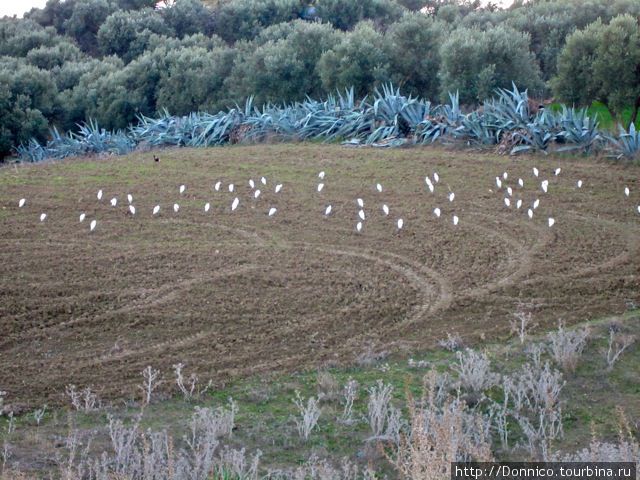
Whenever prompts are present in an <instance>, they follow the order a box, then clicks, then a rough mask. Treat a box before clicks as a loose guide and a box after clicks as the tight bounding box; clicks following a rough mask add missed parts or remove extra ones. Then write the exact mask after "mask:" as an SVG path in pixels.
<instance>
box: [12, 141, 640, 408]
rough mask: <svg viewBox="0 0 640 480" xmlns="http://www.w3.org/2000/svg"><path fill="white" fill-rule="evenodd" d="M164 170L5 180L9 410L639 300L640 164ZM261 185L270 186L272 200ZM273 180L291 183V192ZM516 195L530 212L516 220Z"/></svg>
mask: <svg viewBox="0 0 640 480" xmlns="http://www.w3.org/2000/svg"><path fill="white" fill-rule="evenodd" d="M158 155H159V156H160V158H161V161H160V162H159V163H157V164H156V163H155V162H154V161H153V155H152V153H144V154H142V153H141V154H134V155H130V156H127V157H114V158H108V159H75V160H67V161H63V162H59V163H51V164H46V165H35V166H19V167H5V168H2V169H0V245H1V248H0V332H1V333H0V365H3V368H1V369H0V389H1V390H5V391H7V392H8V398H9V399H10V402H11V403H13V404H14V405H15V406H21V405H23V406H25V407H26V406H35V405H39V404H41V403H42V402H45V401H46V402H48V403H49V404H58V403H62V402H64V401H65V398H64V390H65V386H66V385H68V384H75V385H77V386H79V387H85V386H93V387H94V388H95V389H96V390H98V393H99V396H100V397H101V398H103V399H105V400H108V399H112V400H115V399H123V398H128V397H130V396H131V395H132V392H135V387H134V385H135V384H138V383H139V382H140V378H141V376H140V372H141V371H142V369H143V368H144V367H146V366H147V365H153V366H154V367H156V368H160V369H162V370H163V371H165V372H169V371H171V365H173V364H175V363H177V362H183V363H185V364H186V365H187V368H188V370H189V371H190V372H191V371H195V372H197V373H198V374H199V376H200V377H201V378H206V379H209V378H211V379H213V381H214V383H215V384H216V385H221V384H224V383H226V382H228V381H229V380H231V379H237V378H240V377H243V376H247V375H251V374H255V373H260V372H271V371H296V370H300V369H304V368H307V367H315V366H318V365H322V364H327V363H333V364H335V363H340V364H344V363H348V362H352V361H353V360H354V359H355V358H356V357H357V356H358V355H359V354H361V353H362V352H363V351H365V350H366V349H367V348H370V346H371V345H374V346H375V348H377V349H387V350H394V349H396V350H397V349H401V348H402V349H406V348H408V349H420V348H428V347H430V346H432V345H433V344H435V342H436V341H437V340H439V339H441V338H443V337H445V336H446V332H457V333H459V334H461V335H463V336H464V337H465V339H473V338H477V337H482V338H502V337H506V336H507V335H508V331H509V319H510V318H511V316H512V315H513V313H514V312H516V311H517V310H518V309H519V308H523V307H522V306H521V305H522V304H526V305H528V306H527V307H526V308H528V309H530V310H531V311H532V312H533V315H534V317H535V320H536V322H538V324H540V325H541V326H543V327H544V326H547V327H551V326H553V325H555V324H556V323H557V322H558V320H559V319H563V320H564V321H565V322H567V323H568V324H571V323H575V322H578V321H585V320H588V319H590V318H596V317H599V316H602V315H609V314H616V313H621V312H623V311H625V309H626V308H627V306H628V305H629V304H630V303H635V304H638V303H640V235H639V233H640V214H638V211H637V205H638V204H640V182H639V181H638V173H639V172H640V170H639V169H638V168H637V167H624V166H620V165H615V164H611V163H607V162H603V161H596V160H592V159H575V158H570V159H567V158H539V157H520V158H517V159H511V158H505V157H498V156H493V155H489V154H484V153H473V152H472V153H470V152H458V151H447V150H444V149H436V148H429V149H419V148H416V149H402V150H371V149H348V148H343V147H339V146H325V145H322V146H319V145H318V146H316V145H269V146H249V147H225V148H216V149H206V150H202V149H199V150H189V149H179V150H169V151H161V152H159V153H158ZM533 166H536V167H537V168H539V169H540V172H541V173H540V178H537V179H536V178H535V177H534V176H533V174H532V170H531V169H532V167H533ZM559 166H560V167H562V172H561V174H560V175H559V176H555V175H554V173H553V171H554V170H555V168H557V167H559ZM321 170H324V171H325V172H326V178H325V180H324V183H325V187H324V190H323V191H322V192H321V193H318V192H317V189H316V186H317V184H318V182H319V180H318V172H319V171H321ZM504 171H507V172H508V173H509V178H508V180H506V181H504V185H503V190H501V191H497V189H496V184H495V177H496V176H498V175H500V176H501V175H502V173H503V172H504ZM433 172H438V174H439V175H440V182H439V183H438V184H436V188H435V193H434V194H431V193H429V191H428V189H427V188H426V184H425V182H424V177H425V176H426V175H431V174H433ZM263 175H264V176H265V177H266V178H267V185H266V186H264V185H262V184H261V183H260V182H259V179H260V177H261V176H263ZM249 178H252V179H254V181H256V183H257V188H260V189H261V190H262V195H261V196H260V197H259V199H257V200H255V199H254V198H253V195H252V192H251V189H250V187H249V185H248V180H249ZM518 178H522V179H523V180H524V188H520V187H519V186H518V184H517V181H518ZM542 179H548V180H549V192H548V193H546V194H545V193H543V192H542V190H541V189H540V181H541V180H542ZM578 179H581V180H583V182H584V185H583V187H582V188H581V189H578V188H577V187H576V182H577V180H578ZM218 180H221V181H222V182H223V187H222V189H221V191H220V192H216V191H214V189H213V185H214V183H215V182H216V181H218ZM230 182H233V183H234V184H235V185H236V191H235V192H234V193H230V192H229V191H228V189H227V185H228V184H229V183H230ZM377 182H380V183H381V184H382V186H383V191H382V193H379V192H377V191H376V189H375V184H376V183H377ZM276 183H282V184H283V185H284V186H283V189H282V191H281V192H280V193H278V194H276V193H274V187H275V184H276ZM181 184H185V185H186V186H187V189H186V192H185V193H184V194H182V195H180V194H179V191H178V187H179V185H181ZM507 185H508V186H511V187H512V188H513V189H514V200H513V203H515V200H516V199H518V198H522V200H523V207H522V208H521V209H520V210H518V209H516V208H515V207H514V206H512V207H511V208H507V207H506V206H505V205H504V203H503V199H504V197H505V189H506V186H507ZM625 186H628V187H629V188H630V190H631V195H630V197H629V198H627V197H625V195H624V193H623V189H624V187H625ZM100 188H101V189H103V190H104V197H103V199H102V201H98V200H97V198H96V192H97V191H98V189H100ZM450 191H453V192H455V200H454V201H453V202H449V200H448V199H447V195H448V194H449V192H450ZM127 193H131V194H132V195H133V197H134V201H133V204H134V205H135V207H136V209H137V212H136V215H135V216H131V215H130V214H128V213H127V199H126V195H127ZM114 196H115V197H117V198H118V205H117V206H116V207H112V206H111V205H110V204H109V200H110V199H111V198H112V197H114ZM236 196H238V197H239V198H240V206H239V207H238V209H237V210H236V211H235V212H231V208H230V205H231V202H232V200H233V198H235V197H236ZM23 197H24V198H26V201H27V202H26V205H25V206H24V207H23V208H18V200H19V199H20V198H23ZM358 197H361V198H363V199H364V202H365V207H364V210H365V213H366V220H365V221H364V222H363V223H364V228H363V231H362V233H360V234H358V233H357V232H356V230H355V225H356V223H357V221H358V217H357V215H358V210H359V207H358V206H357V204H356V198H358ZM536 198H539V199H540V206H539V208H538V209H537V210H536V211H535V214H534V217H533V219H532V220H529V219H528V217H527V214H526V211H527V209H528V208H529V207H530V204H531V203H532V202H533V201H534V200H535V199H536ZM206 202H210V203H211V210H210V211H209V212H208V213H205V212H204V209H203V207H204V204H205V203H206ZM173 203H179V204H180V211H179V212H178V213H174V211H173V208H172V205H173ZM383 203H386V204H388V205H389V208H390V210H391V213H390V215H389V216H388V217H385V216H384V214H383V212H382V210H381V205H382V204H383ZM156 204H159V205H160V206H161V212H160V214H159V215H157V216H153V215H152V214H151V211H152V209H153V206H154V205H156ZM329 204H331V205H332V206H333V212H332V214H331V215H330V216H329V217H325V215H324V209H325V207H326V206H327V205H329ZM272 206H274V207H276V208H277V209H278V211H277V213H276V214H275V215H274V216H273V217H268V216H267V212H268V210H269V208H270V207H272ZM435 207H439V208H441V209H442V216H441V218H436V216H435V215H434V214H433V209H434V208H435ZM42 212H46V213H47V215H48V216H47V219H46V220H45V221H44V222H40V221H39V215H40V213H42ZM81 212H86V214H87V219H86V220H85V221H84V222H83V223H79V221H78V216H79V214H80V213H81ZM454 214H455V215H457V216H458V217H459V218H460V223H459V224H458V225H457V226H454V225H453V223H452V216H453V215H454ZM550 216H551V217H554V218H555V220H556V224H555V225H554V226H553V227H552V228H549V227H548V226H547V219H548V217H550ZM398 218H403V219H404V228H403V229H402V230H401V231H398V230H397V228H396V221H397V219H398ZM92 219H96V220H97V227H96V230H95V231H94V232H89V222H90V221H91V220H92ZM167 388H168V387H167Z"/></svg>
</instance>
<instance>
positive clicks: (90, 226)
mask: <svg viewBox="0 0 640 480" xmlns="http://www.w3.org/2000/svg"><path fill="white" fill-rule="evenodd" d="M97 224H98V222H96V221H95V220H91V223H90V224H89V231H90V232H93V231H94V230H95V229H96V225H97Z"/></svg>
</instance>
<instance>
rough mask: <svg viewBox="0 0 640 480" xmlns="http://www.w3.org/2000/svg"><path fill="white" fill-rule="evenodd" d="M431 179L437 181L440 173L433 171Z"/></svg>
mask: <svg viewBox="0 0 640 480" xmlns="http://www.w3.org/2000/svg"><path fill="white" fill-rule="evenodd" d="M433 180H434V181H435V182H436V183H438V182H439V181H440V175H438V172H433Z"/></svg>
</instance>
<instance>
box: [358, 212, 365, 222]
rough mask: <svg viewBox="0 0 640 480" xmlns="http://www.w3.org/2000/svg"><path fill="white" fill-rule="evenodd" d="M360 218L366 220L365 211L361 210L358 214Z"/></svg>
mask: <svg viewBox="0 0 640 480" xmlns="http://www.w3.org/2000/svg"><path fill="white" fill-rule="evenodd" d="M358 216H359V217H360V219H361V220H364V210H360V211H359V212H358Z"/></svg>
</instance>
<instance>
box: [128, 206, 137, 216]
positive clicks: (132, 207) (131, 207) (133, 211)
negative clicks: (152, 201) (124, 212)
mask: <svg viewBox="0 0 640 480" xmlns="http://www.w3.org/2000/svg"><path fill="white" fill-rule="evenodd" d="M129 212H130V213H131V215H135V214H136V207H134V206H133V205H129Z"/></svg>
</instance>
